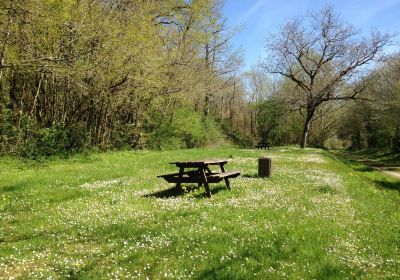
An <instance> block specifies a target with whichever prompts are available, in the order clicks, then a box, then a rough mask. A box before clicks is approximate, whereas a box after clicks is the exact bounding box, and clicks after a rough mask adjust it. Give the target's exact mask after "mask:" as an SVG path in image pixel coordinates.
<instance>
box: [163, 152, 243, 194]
mask: <svg viewBox="0 0 400 280" xmlns="http://www.w3.org/2000/svg"><path fill="white" fill-rule="evenodd" d="M227 163H228V160H224V159H217V160H215V159H210V160H209V159H207V160H196V161H179V162H171V163H170V164H174V165H176V166H177V167H178V168H179V172H178V173H173V174H166V175H160V176H158V177H161V178H164V179H165V180H166V181H167V182H169V183H176V188H177V190H178V191H179V192H180V193H181V192H182V183H197V184H198V186H201V185H202V184H204V188H205V190H206V195H207V197H211V191H210V187H209V184H210V183H219V182H220V181H222V180H224V181H225V185H226V187H227V188H228V189H229V190H230V189H231V187H230V185H229V178H236V177H238V176H239V175H240V172H239V171H231V172H226V171H225V168H224V165H225V164H227ZM211 165H217V166H219V167H220V169H221V171H220V172H215V171H211V169H210V166H211ZM185 169H190V170H189V171H188V170H186V171H185Z"/></svg>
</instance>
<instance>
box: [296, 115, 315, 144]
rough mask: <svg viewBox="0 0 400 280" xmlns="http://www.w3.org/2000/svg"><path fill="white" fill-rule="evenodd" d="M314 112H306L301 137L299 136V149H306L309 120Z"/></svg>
mask: <svg viewBox="0 0 400 280" xmlns="http://www.w3.org/2000/svg"><path fill="white" fill-rule="evenodd" d="M314 112H315V109H314V110H308V111H307V118H306V121H305V123H304V129H303V135H302V136H301V142H300V148H306V147H307V144H308V134H309V133H310V127H311V120H312V118H313V116H314Z"/></svg>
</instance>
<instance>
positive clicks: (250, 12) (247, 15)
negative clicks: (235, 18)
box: [239, 0, 266, 23]
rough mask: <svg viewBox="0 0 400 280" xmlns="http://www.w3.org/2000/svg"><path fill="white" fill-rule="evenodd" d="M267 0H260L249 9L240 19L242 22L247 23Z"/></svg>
mask: <svg viewBox="0 0 400 280" xmlns="http://www.w3.org/2000/svg"><path fill="white" fill-rule="evenodd" d="M265 3H266V0H258V1H257V2H256V3H255V4H254V5H253V6H252V7H251V8H250V9H248V10H247V11H246V12H245V13H244V14H243V15H242V16H241V17H240V19H239V22H240V23H245V22H246V21H247V20H249V18H251V17H252V16H253V15H254V14H255V13H256V12H257V11H258V10H259V9H260V8H261V7H262V6H263V5H264V4H265Z"/></svg>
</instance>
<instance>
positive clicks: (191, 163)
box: [170, 159, 228, 167]
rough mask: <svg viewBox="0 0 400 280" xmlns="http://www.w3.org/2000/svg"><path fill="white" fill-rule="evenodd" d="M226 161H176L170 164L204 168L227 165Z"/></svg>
mask: <svg viewBox="0 0 400 280" xmlns="http://www.w3.org/2000/svg"><path fill="white" fill-rule="evenodd" d="M227 162H228V160H227V159H204V160H192V161H177V162H171V163H170V164H175V165H177V166H187V167H189V166H204V165H219V164H225V163H227Z"/></svg>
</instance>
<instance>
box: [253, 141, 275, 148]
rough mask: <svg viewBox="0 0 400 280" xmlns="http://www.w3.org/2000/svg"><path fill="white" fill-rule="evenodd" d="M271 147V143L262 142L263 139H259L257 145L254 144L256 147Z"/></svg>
mask: <svg viewBox="0 0 400 280" xmlns="http://www.w3.org/2000/svg"><path fill="white" fill-rule="evenodd" d="M271 147H272V145H271V144H270V143H268V142H264V141H261V142H258V143H257V145H256V148H257V149H261V150H262V149H268V150H269V148H271Z"/></svg>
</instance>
